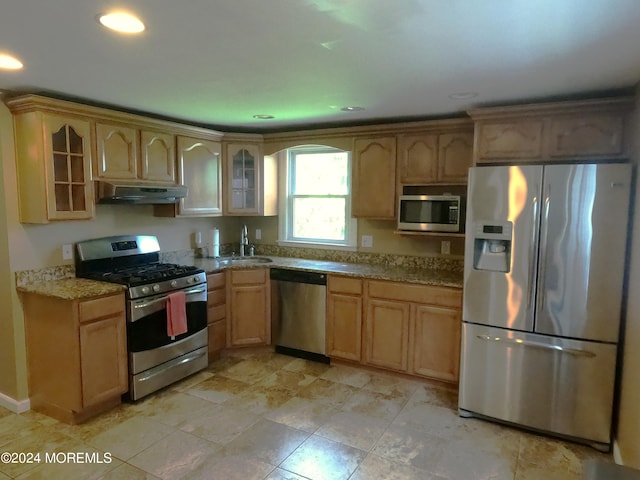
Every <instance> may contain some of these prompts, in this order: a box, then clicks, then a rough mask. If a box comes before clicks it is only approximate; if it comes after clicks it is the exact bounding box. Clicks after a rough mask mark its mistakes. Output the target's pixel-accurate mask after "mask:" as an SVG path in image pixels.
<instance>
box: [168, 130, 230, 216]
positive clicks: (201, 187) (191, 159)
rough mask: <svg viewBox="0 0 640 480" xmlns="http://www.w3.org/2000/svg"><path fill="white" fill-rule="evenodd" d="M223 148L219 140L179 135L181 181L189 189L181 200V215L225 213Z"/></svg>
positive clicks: (178, 210)
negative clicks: (223, 206)
mask: <svg viewBox="0 0 640 480" xmlns="http://www.w3.org/2000/svg"><path fill="white" fill-rule="evenodd" d="M221 148H222V147H221V145H220V142H214V141H211V140H203V139H199V138H191V137H182V136H181V137H178V182H180V183H181V184H183V185H186V186H187V188H188V189H189V191H188V193H187V196H186V197H184V198H181V199H180V201H179V202H178V207H177V214H178V215H181V216H196V217H206V216H220V215H222V159H221V156H220V153H221Z"/></svg>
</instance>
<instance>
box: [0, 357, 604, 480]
mask: <svg viewBox="0 0 640 480" xmlns="http://www.w3.org/2000/svg"><path fill="white" fill-rule="evenodd" d="M456 402H457V397H456V390H454V389H451V388H448V387H446V386H442V385H439V384H433V383H429V382H426V381H425V382H423V381H413V380H408V379H406V378H399V377H396V376H392V375H389V374H385V373H377V372H371V371H369V370H363V369H358V368H353V367H347V366H342V365H333V366H328V365H322V364H318V363H313V362H308V361H305V360H301V359H296V358H293V357H288V356H283V355H278V354H275V353H272V352H269V351H265V350H260V351H258V350H244V351H240V352H234V353H232V354H230V355H228V356H226V357H224V358H223V359H221V360H219V361H217V362H214V363H212V364H211V365H210V366H209V368H208V369H207V370H206V371H203V372H200V373H198V374H196V375H194V376H192V377H190V378H188V379H185V380H183V381H182V382H179V383H177V384H175V385H173V386H172V387H169V388H167V389H165V390H163V391H161V392H158V393H156V394H155V395H152V396H151V397H149V398H147V399H145V400H143V401H140V402H138V403H136V404H128V403H127V404H122V405H121V406H119V407H118V408H116V409H114V410H113V411H111V412H109V413H106V414H104V415H101V416H99V417H97V418H95V419H93V420H91V421H89V422H87V423H85V424H82V425H76V426H69V425H65V424H62V423H59V422H57V421H56V420H53V419H51V418H49V417H46V416H44V415H41V414H38V413H35V412H26V413H24V414H21V415H17V414H14V413H11V412H9V411H8V410H3V409H2V407H0V451H11V452H32V453H35V452H41V454H42V455H44V454H45V452H48V453H49V454H50V455H51V454H52V453H54V452H63V453H69V452H83V453H85V454H86V455H87V456H88V458H89V459H93V460H94V462H93V463H91V462H87V463H79V462H77V463H69V462H65V463H44V462H41V463H40V464H37V463H36V464H33V463H32V464H11V463H8V464H7V463H0V480H2V479H6V478H19V479H47V480H50V479H74V480H75V479H85V478H86V479H105V480H106V479H127V480H128V479H156V478H161V479H182V478H184V479H224V480H233V479H242V480H250V479H265V480H285V479H292V480H293V479H313V480H315V479H322V480H339V479H351V480H368V479H375V480H380V479H394V480H400V479H421V480H425V479H433V480H436V479H437V480H474V479H497V480H502V479H504V480H507V479H509V480H534V479H537V480H543V479H544V480H554V479H558V480H559V479H562V480H572V479H580V478H582V465H583V463H584V462H585V461H586V460H588V459H593V458H596V459H602V460H605V461H610V456H609V455H604V454H600V453H598V452H596V451H595V450H593V449H591V448H588V447H583V446H579V445H575V444H571V443H565V442H562V441H558V440H552V439H549V438H545V437H541V436H537V435H533V434H530V433H525V432H522V431H519V430H516V429H511V428H506V427H502V426H498V425H495V424H491V423H488V422H484V421H481V420H475V419H463V418H460V417H458V416H457V410H456ZM106 453H108V454H109V456H110V457H111V461H110V462H108V461H107V460H106V458H107V456H106ZM59 458H62V459H64V458H67V457H65V456H63V457H59ZM95 460H102V461H103V462H104V463H95Z"/></svg>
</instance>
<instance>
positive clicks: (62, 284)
mask: <svg viewBox="0 0 640 480" xmlns="http://www.w3.org/2000/svg"><path fill="white" fill-rule="evenodd" d="M259 257H261V258H269V259H270V260H271V262H269V263H255V264H249V265H242V264H236V265H222V264H221V263H220V262H219V261H218V259H215V258H195V259H193V260H192V261H189V262H184V263H185V264H186V263H193V264H194V265H195V266H196V267H198V268H202V269H203V270H205V271H206V272H207V273H212V272H219V271H222V270H226V269H238V268H240V269H246V268H264V267H269V268H273V267H276V268H286V269H289V270H302V271H307V272H321V273H328V274H339V275H344V276H348V277H359V278H367V279H376V280H391V281H395V282H407V283H418V284H423V285H436V286H443V287H453V288H462V273H460V272H452V271H448V270H434V269H428V268H406V267H398V266H384V265H376V264H365V263H344V262H331V261H326V260H308V259H302V258H290V257H265V256H262V255H260V256H259ZM17 290H18V291H19V292H27V293H35V294H39V295H45V296H49V297H55V298H60V299H63V300H83V299H89V298H95V297H101V296H104V295H110V294H114V293H119V292H122V291H125V290H126V287H125V286H124V285H119V284H116V283H108V282H99V281H96V280H89V279H86V278H75V277H71V278H60V279H47V280H37V279H36V278H30V281H24V282H21V284H19V285H18V286H17Z"/></svg>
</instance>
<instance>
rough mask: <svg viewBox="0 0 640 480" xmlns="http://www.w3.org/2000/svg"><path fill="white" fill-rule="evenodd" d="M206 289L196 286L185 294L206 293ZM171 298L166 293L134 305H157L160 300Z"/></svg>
mask: <svg viewBox="0 0 640 480" xmlns="http://www.w3.org/2000/svg"><path fill="white" fill-rule="evenodd" d="M205 291H206V290H205V289H203V288H194V289H193V290H187V291H185V292H184V293H185V295H195V294H197V293H204V292H205ZM168 298H169V296H168V295H165V296H163V297H160V298H154V299H153V300H149V301H148V302H145V303H140V304H138V305H134V306H133V308H135V309H138V308H147V307H150V306H151V305H155V304H156V303H160V302H166V301H167V299H168Z"/></svg>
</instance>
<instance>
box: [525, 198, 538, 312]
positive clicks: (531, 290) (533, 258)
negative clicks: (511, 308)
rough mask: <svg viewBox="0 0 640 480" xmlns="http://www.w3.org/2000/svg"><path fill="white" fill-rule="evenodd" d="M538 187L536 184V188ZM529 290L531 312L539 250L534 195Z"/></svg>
mask: <svg viewBox="0 0 640 480" xmlns="http://www.w3.org/2000/svg"><path fill="white" fill-rule="evenodd" d="M537 188H538V187H537V186H536V189H537ZM529 245H530V246H529V291H528V292H527V297H528V298H527V310H528V311H529V312H531V310H532V307H533V299H534V298H535V288H534V287H535V285H534V284H535V281H536V269H535V268H534V266H535V262H536V252H537V251H538V197H537V196H536V197H533V225H532V226H531V243H530V244H529Z"/></svg>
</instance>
